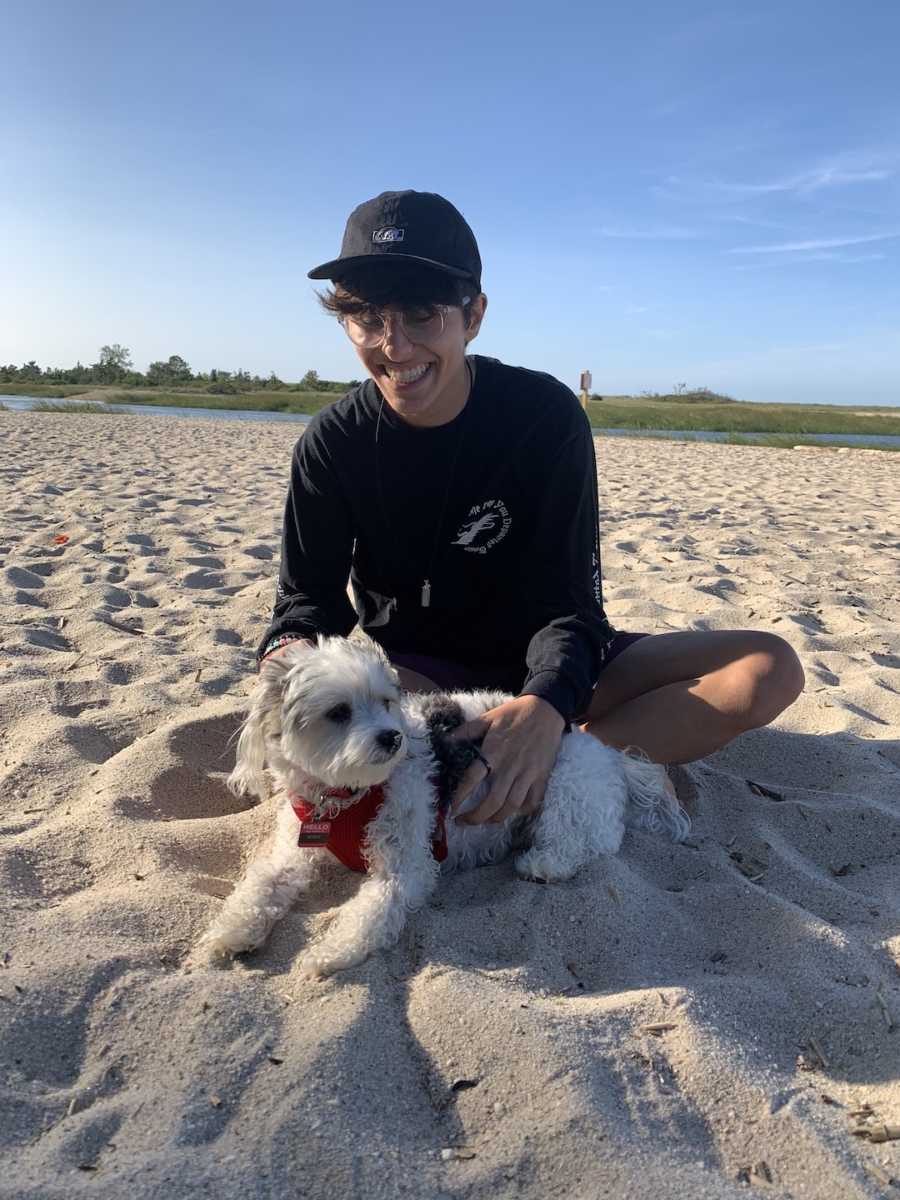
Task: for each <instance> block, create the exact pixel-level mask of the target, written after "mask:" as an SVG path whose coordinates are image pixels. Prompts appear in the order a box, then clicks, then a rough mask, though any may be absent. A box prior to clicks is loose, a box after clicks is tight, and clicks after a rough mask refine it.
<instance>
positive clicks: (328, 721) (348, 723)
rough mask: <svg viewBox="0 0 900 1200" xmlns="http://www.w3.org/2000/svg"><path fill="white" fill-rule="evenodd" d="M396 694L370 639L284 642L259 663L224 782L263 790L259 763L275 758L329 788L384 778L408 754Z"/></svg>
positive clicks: (391, 674)
mask: <svg viewBox="0 0 900 1200" xmlns="http://www.w3.org/2000/svg"><path fill="white" fill-rule="evenodd" d="M399 699H400V690H399V680H398V677H397V673H396V671H395V670H394V669H393V667H392V666H391V665H390V663H389V662H388V660H387V658H386V657H385V655H384V653H383V651H382V650H381V649H380V647H378V646H376V645H375V643H374V642H372V643H368V644H366V643H361V642H353V641H348V640H347V639H345V638H337V637H330V638H326V637H320V638H319V639H318V642H317V643H316V645H312V644H310V643H309V642H301V641H297V642H292V643H290V644H289V645H288V646H287V647H286V648H285V649H284V650H283V651H282V652H281V653H280V654H276V655H273V656H271V657H269V658H267V659H266V660H265V661H264V662H263V664H262V667H261V669H260V673H259V681H258V683H257V685H256V690H255V691H254V693H253V698H252V701H251V705H250V712H249V714H248V716H247V719H246V721H245V722H244V726H243V728H242V730H241V735H240V738H239V739H238V752H237V763H236V765H235V768H234V770H233V771H232V773H231V776H230V778H229V780H228V785H229V787H230V788H231V789H232V791H234V792H236V793H238V794H240V795H242V794H244V793H246V792H248V791H249V792H255V793H256V794H257V795H258V796H264V795H265V794H266V780H265V775H264V767H265V765H266V762H267V761H269V762H270V763H272V762H273V760H276V759H277V760H279V765H280V766H284V765H287V766H288V767H294V768H296V769H298V770H300V771H302V772H303V773H304V774H305V775H307V776H308V777H310V778H312V779H315V780H318V781H319V782H320V783H324V784H326V785H327V786H328V787H348V788H360V787H373V786H374V785H375V784H378V783H384V781H385V780H386V779H387V778H388V777H389V775H390V774H391V771H393V769H394V767H395V766H396V765H397V763H398V762H399V761H400V760H401V758H403V757H404V755H405V753H406V747H407V732H406V728H405V725H404V721H403V717H402V714H401V712H400V706H399V703H398V701H399ZM285 760H286V764H285Z"/></svg>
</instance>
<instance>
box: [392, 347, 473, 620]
mask: <svg viewBox="0 0 900 1200" xmlns="http://www.w3.org/2000/svg"><path fill="white" fill-rule="evenodd" d="M466 371H467V372H468V376H469V394H468V396H467V397H466V404H465V408H464V409H463V412H462V415H461V419H460V423H459V429H458V431H457V434H456V446H455V447H454V450H453V458H452V460H451V463H450V472H449V474H448V476H447V485H446V487H445V488H444V499H443V502H442V504H441V511H440V515H439V516H438V520H437V524H436V526H435V530H434V543H433V544H432V547H431V557H430V558H429V561H428V565H427V568H426V572H427V573H426V575H425V577H424V578H423V580H422V590H421V593H420V601H419V602H420V605H421V607H422V608H430V607H431V576H432V575H433V574H434V567H435V562H436V560H437V553H438V546H439V545H440V539H441V531H442V530H443V527H444V518H445V517H446V515H447V505H448V504H449V503H450V492H451V491H452V489H453V480H454V478H455V477H456V467H457V464H458V462H459V456H460V452H461V450H462V445H463V440H464V437H465V432H466V425H467V421H468V416H469V409H470V408H471V406H472V392H473V389H474V383H475V372H474V369H473V366H472V363H471V361H470V360H469V359H468V358H467V359H466ZM383 412H384V396H382V397H381V404H380V405H379V407H378V420H377V421H376V422H375V484H376V488H377V491H378V505H379V507H380V509H381V518H382V520H383V521H384V524H385V527H386V528H387V531H388V535H389V536H390V538H391V542H392V543H393V545H395V546H396V545H398V542H397V539H396V537H395V536H394V530H393V528H392V526H391V522H390V518H389V517H388V512H387V505H386V504H385V502H384V489H383V486H382V479H381V459H380V456H379V444H380V443H379V434H380V431H381V416H382V413H383ZM391 604H392V606H393V607H394V608H396V607H397V601H396V599H394V600H392V601H391Z"/></svg>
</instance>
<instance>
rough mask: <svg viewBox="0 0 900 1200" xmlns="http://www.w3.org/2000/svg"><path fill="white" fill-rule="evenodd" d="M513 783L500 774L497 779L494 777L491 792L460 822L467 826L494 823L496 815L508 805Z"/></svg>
mask: <svg viewBox="0 0 900 1200" xmlns="http://www.w3.org/2000/svg"><path fill="white" fill-rule="evenodd" d="M512 782H513V781H512V780H510V779H509V778H508V777H506V776H505V775H503V774H498V775H497V777H496V778H494V776H493V775H492V776H491V790H490V791H489V792H488V794H487V795H486V796H485V797H484V798H483V799H482V801H481V803H480V804H479V805H478V807H477V808H473V809H472V811H471V812H468V813H465V814H464V815H463V816H462V817H460V820H461V821H462V822H463V823H464V824H466V825H484V824H485V823H486V822H488V821H494V819H495V817H496V814H497V813H499V812H500V811H501V810H502V809H503V808H504V807H505V805H506V801H507V798H508V797H509V793H510V788H511V785H512Z"/></svg>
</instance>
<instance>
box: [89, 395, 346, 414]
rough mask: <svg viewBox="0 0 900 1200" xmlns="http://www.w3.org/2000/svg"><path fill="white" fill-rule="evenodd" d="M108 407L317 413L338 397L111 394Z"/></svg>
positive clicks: (107, 398) (108, 398)
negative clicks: (141, 405)
mask: <svg viewBox="0 0 900 1200" xmlns="http://www.w3.org/2000/svg"><path fill="white" fill-rule="evenodd" d="M105 399H106V400H107V402H108V403H109V404H150V405H153V406H154V407H159V406H163V407H166V408H170V407H171V408H217V409H225V410H230V411H232V412H279V413H298V414H299V413H306V414H307V415H308V414H310V413H315V412H318V411H319V409H320V408H324V407H325V405H326V404H330V403H331V401H332V400H337V399H338V396H337V395H336V394H335V393H334V392H332V393H327V392H241V393H240V394H239V395H237V396H221V395H208V394H207V393H206V392H150V391H145V390H141V389H135V390H134V391H128V392H123V391H115V392H109V394H108V395H107V396H106V397H105Z"/></svg>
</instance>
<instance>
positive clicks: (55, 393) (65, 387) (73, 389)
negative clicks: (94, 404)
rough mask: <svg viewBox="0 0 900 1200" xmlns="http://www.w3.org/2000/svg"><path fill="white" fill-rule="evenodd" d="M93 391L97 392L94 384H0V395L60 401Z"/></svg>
mask: <svg viewBox="0 0 900 1200" xmlns="http://www.w3.org/2000/svg"><path fill="white" fill-rule="evenodd" d="M94 391H97V385H96V384H95V383H81V384H75V383H52V384H51V383H0V393H2V394H4V395H6V396H49V397H50V398H51V399H54V400H61V399H62V398H63V397H64V396H80V395H81V394H82V393H83V392H94Z"/></svg>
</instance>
